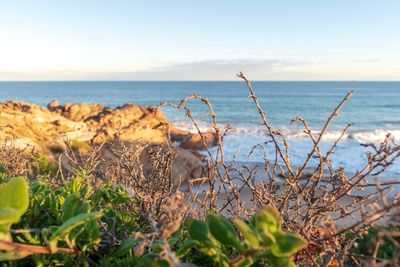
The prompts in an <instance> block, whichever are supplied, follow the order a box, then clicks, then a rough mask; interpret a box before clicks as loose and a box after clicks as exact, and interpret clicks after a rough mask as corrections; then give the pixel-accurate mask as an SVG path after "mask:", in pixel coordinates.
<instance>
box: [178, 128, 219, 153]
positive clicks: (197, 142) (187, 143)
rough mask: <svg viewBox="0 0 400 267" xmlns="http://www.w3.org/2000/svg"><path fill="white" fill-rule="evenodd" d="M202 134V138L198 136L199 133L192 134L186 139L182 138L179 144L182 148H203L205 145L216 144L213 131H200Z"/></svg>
mask: <svg viewBox="0 0 400 267" xmlns="http://www.w3.org/2000/svg"><path fill="white" fill-rule="evenodd" d="M202 135H203V138H202V137H201V136H200V134H193V135H191V136H189V137H188V138H187V139H185V140H183V141H182V142H181V144H180V145H179V146H180V147H181V148H184V149H192V150H205V149H206V146H207V147H208V148H211V147H214V146H216V145H217V144H218V139H217V135H216V134H215V133H213V132H206V133H202ZM203 139H204V141H203ZM204 144H205V145H206V146H205V145H204Z"/></svg>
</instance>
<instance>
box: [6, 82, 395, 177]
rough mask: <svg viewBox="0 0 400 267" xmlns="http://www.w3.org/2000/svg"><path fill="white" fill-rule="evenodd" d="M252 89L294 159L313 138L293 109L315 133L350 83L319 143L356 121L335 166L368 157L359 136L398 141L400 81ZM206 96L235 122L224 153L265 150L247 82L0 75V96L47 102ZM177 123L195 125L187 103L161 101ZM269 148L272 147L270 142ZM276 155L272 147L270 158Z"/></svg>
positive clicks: (199, 112)
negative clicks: (5, 78) (11, 78)
mask: <svg viewBox="0 0 400 267" xmlns="http://www.w3.org/2000/svg"><path fill="white" fill-rule="evenodd" d="M253 87H254V90H255V92H256V94H257V96H258V97H259V100H260V102H261V105H262V107H263V108H264V109H265V111H266V113H267V117H268V119H269V121H270V122H271V124H272V125H273V126H274V127H275V128H277V129H279V130H281V131H282V132H283V133H284V134H286V135H287V137H288V140H289V143H290V145H291V159H292V162H293V164H294V165H296V164H297V165H299V164H301V162H302V161H303V160H304V157H305V156H306V154H307V152H308V151H309V150H310V147H311V145H312V144H311V142H310V141H309V140H308V139H307V137H306V136H305V135H304V134H303V133H302V130H301V127H300V125H294V126H293V125H292V126H291V125H290V121H291V120H292V119H293V118H295V117H296V116H301V117H303V118H304V119H306V120H307V121H308V122H309V125H310V127H311V129H313V130H315V131H316V132H318V131H319V130H321V128H322V126H323V125H324V122H325V121H326V119H327V118H328V117H329V115H330V113H331V112H332V111H333V110H334V108H335V107H336V106H337V104H338V103H339V102H340V101H341V99H342V98H343V97H344V96H345V95H346V93H347V92H348V91H350V90H354V91H355V92H354V95H353V96H352V97H351V99H350V100H349V101H348V102H347V103H346V104H345V106H344V107H343V108H342V110H341V112H340V115H339V117H337V118H335V120H334V122H333V124H332V126H331V127H330V128H329V133H328V135H327V136H326V137H325V138H324V140H323V142H322V148H323V149H325V150H327V149H328V148H329V146H330V145H331V144H332V143H333V141H334V140H335V138H337V137H338V135H339V134H340V131H341V129H343V128H344V127H345V126H346V125H347V124H348V123H355V124H354V126H353V127H352V128H351V129H350V131H349V135H348V136H345V138H344V140H343V142H341V143H340V144H339V146H338V148H337V149H336V153H335V154H334V155H333V157H332V160H333V161H334V166H335V167H340V166H343V167H345V168H346V169H347V170H348V171H349V172H355V171H356V170H357V169H360V168H361V167H362V166H363V164H365V163H366V157H365V152H366V149H365V148H364V147H362V146H361V145H360V144H362V143H370V142H374V143H379V142H380V141H381V140H382V139H383V138H384V136H385V135H386V134H387V133H389V132H390V133H392V135H393V136H394V138H395V141H397V142H398V143H400V82H262V81H257V82H253ZM193 93H196V94H200V95H202V96H204V97H207V98H208V99H209V100H210V101H211V103H212V105H213V108H214V110H215V113H216V114H217V120H218V123H219V124H220V125H224V124H227V123H229V124H230V125H231V127H232V130H231V131H230V133H229V134H228V135H227V136H226V138H225V140H224V146H225V149H226V156H227V157H228V158H232V157H233V156H234V155H236V157H237V160H239V161H254V162H259V161H262V153H261V151H256V152H255V153H254V154H252V155H251V156H250V157H248V153H249V152H250V150H251V148H252V147H253V146H254V145H256V144H259V143H263V142H265V141H266V140H267V136H266V132H265V129H264V128H263V127H262V126H261V124H260V116H259V114H258V112H257V109H256V107H255V105H254V104H253V102H252V100H251V99H250V98H248V95H249V92H248V90H247V88H246V85H245V84H244V83H243V82H240V81H235V82H139V81H132V82H0V101H5V100H9V99H16V100H21V101H27V102H34V103H37V104H39V105H43V106H45V105H47V103H48V102H50V101H51V100H52V99H57V100H59V102H60V103H66V102H87V103H103V104H105V105H107V106H110V107H115V106H119V105H123V104H124V103H134V104H140V105H146V106H148V105H158V104H159V103H160V102H164V101H170V102H172V103H179V101H180V100H181V99H183V98H185V97H186V96H188V95H190V94H193ZM188 106H189V107H190V108H191V109H192V112H193V114H194V117H195V119H197V120H198V121H199V124H200V125H201V127H202V128H203V129H209V128H210V126H211V125H210V120H209V116H208V114H209V112H208V110H207V107H206V106H205V105H204V104H203V103H201V102H200V101H197V100H192V101H190V102H189V103H188ZM163 111H164V112H165V114H166V116H167V117H168V118H169V119H170V120H171V121H172V122H174V123H175V124H176V125H178V126H179V127H182V128H186V129H189V130H193V127H192V125H191V123H190V121H189V119H188V118H186V117H185V111H184V110H175V109H173V108H170V107H165V108H163ZM267 151H269V150H268V146H267ZM273 156H274V154H273V153H272V154H271V157H273ZM399 175H400V162H397V163H395V164H394V165H393V166H391V167H390V168H389V170H388V171H387V173H386V174H385V175H384V176H386V177H400V176H399Z"/></svg>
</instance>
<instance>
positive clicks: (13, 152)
mask: <svg viewBox="0 0 400 267" xmlns="http://www.w3.org/2000/svg"><path fill="white" fill-rule="evenodd" d="M0 141H1V142H0V165H1V166H3V167H4V168H5V169H6V171H7V173H8V174H9V175H10V176H18V175H23V176H27V175H28V174H29V173H30V169H31V168H30V166H31V163H32V161H33V159H34V158H35V157H36V156H37V155H36V153H35V151H34V149H33V147H31V146H27V145H24V146H22V147H21V146H18V145H17V144H16V143H15V142H14V140H13V139H11V138H6V139H5V140H0Z"/></svg>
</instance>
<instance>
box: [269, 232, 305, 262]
mask: <svg viewBox="0 0 400 267" xmlns="http://www.w3.org/2000/svg"><path fill="white" fill-rule="evenodd" d="M274 236H275V239H276V242H275V243H274V244H272V246H271V251H272V253H273V254H274V255H275V256H278V257H280V256H290V255H292V254H293V253H295V252H297V251H299V250H300V249H302V248H303V247H304V246H305V245H306V244H307V242H306V241H305V240H304V239H303V238H301V237H300V236H298V235H294V234H289V233H284V232H276V233H274Z"/></svg>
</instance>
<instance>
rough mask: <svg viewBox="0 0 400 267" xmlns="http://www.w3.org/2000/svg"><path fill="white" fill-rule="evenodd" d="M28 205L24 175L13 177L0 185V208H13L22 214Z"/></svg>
mask: <svg viewBox="0 0 400 267" xmlns="http://www.w3.org/2000/svg"><path fill="white" fill-rule="evenodd" d="M28 206H29V192H28V183H27V182H26V181H25V178H24V177H14V178H11V179H10V181H8V182H7V183H6V184H2V185H0V208H13V209H15V210H17V212H18V213H19V214H20V215H22V214H24V213H25V212H26V210H27V209H28Z"/></svg>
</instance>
